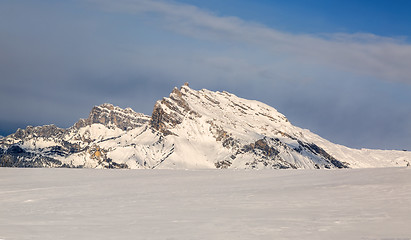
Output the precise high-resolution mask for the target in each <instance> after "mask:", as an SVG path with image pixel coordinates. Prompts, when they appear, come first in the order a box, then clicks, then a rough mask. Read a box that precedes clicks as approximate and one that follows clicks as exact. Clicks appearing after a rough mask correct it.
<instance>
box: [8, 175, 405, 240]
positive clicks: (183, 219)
mask: <svg viewBox="0 0 411 240" xmlns="http://www.w3.org/2000/svg"><path fill="white" fill-rule="evenodd" d="M410 189H411V169H410V168H377V169H350V170H332V171H330V170H282V171H273V170H259V171H256V170H254V171H247V170H95V169H7V168H0V239H4V240H12V239H19V240H26V239H33V240H36V239H39V240H40V239H41V240H47V239H50V240H55V239H70V240H71V239H87V240H90V239H91V240H92V239H96V240H97V239H98V240H100V239H120V240H121V239H154V240H155V239H221V240H223V239H224V240H226V239H270V240H271V239H296V240H297V239H298V240H300V239H333V240H338V239H344V240H346V239H359V240H360V239H361V240H371V239H373V240H374V239H378V240H382V239H396V240H399V239H401V240H405V239H408V240H409V239H411V228H410V226H411V191H410Z"/></svg>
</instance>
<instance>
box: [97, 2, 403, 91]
mask: <svg viewBox="0 0 411 240" xmlns="http://www.w3.org/2000/svg"><path fill="white" fill-rule="evenodd" d="M93 2H96V3H98V4H100V5H101V6H102V7H103V8H104V9H106V10H110V11H122V12H128V13H133V14H142V13H146V14H157V15H158V16H160V18H163V20H165V22H164V23H163V24H164V25H165V27H166V28H168V29H171V30H173V31H176V32H179V33H182V34H186V35H189V36H191V37H195V38H206V39H211V40H215V41H236V42H246V43H251V44H253V45H255V46H259V47H261V48H263V49H265V50H269V51H273V52H274V53H281V54H289V55H291V56H294V57H296V58H298V59H300V60H301V61H303V62H313V61H314V62H319V63H321V64H325V65H330V66H331V67H335V68H339V69H342V70H346V71H351V72H355V73H360V74H365V75H369V76H373V77H376V78H382V79H384V80H386V81H401V82H407V83H411V78H410V76H411V68H410V64H411V45H410V44H407V43H405V42H403V41H402V40H401V39H393V38H387V37H379V36H376V35H373V34H366V33H358V34H343V33H337V34H328V35H323V36H322V37H321V36H315V35H296V34H290V33H285V32H280V31H277V30H275V29H272V28H268V27H266V26H263V25H258V24H255V23H249V22H245V21H243V20H241V19H239V18H236V17H219V16H215V15H213V14H212V13H209V12H206V11H203V10H201V9H198V8H196V7H194V6H189V5H183V4H178V3H173V2H162V1H149V0H139V1H129V0H120V1H112V0H96V1H93Z"/></svg>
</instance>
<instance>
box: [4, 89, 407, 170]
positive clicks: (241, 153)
mask: <svg viewBox="0 0 411 240" xmlns="http://www.w3.org/2000/svg"><path fill="white" fill-rule="evenodd" d="M410 163H411V152H403V151H382V150H368V149H363V150H356V149H350V148H347V147H344V146H340V145H337V144H333V143H331V142H329V141H327V140H325V139H323V138H321V137H320V136H318V135H316V134H314V133H311V132H310V131H308V130H305V129H301V128H299V127H296V126H294V125H292V124H291V123H290V122H289V121H288V120H287V118H286V117H285V116H284V115H283V114H281V113H279V112H278V111H277V110H276V109H275V108H273V107H270V106H268V105H266V104H264V103H261V102H258V101H255V100H247V99H244V98H240V97H237V96H236V95H234V94H232V93H228V92H226V91H222V92H213V91H209V90H206V89H202V90H194V89H191V88H190V87H189V86H188V83H186V84H184V85H183V86H181V87H180V88H173V90H172V91H171V93H170V95H169V96H168V97H164V98H163V99H161V100H159V101H157V102H156V104H155V106H154V108H153V114H152V116H151V117H149V116H146V115H144V114H141V113H136V112H135V111H133V110H132V109H131V108H126V109H122V108H120V107H118V106H114V105H113V104H109V103H104V104H101V105H99V106H94V107H93V108H92V110H91V112H90V114H89V116H88V118H86V119H81V120H80V121H78V122H77V123H76V124H75V125H74V126H73V127H72V128H70V129H60V128H58V127H56V126H54V125H47V126H40V127H31V126H29V127H27V128H26V129H24V130H23V129H19V130H18V131H17V132H16V133H15V134H12V135H10V136H8V137H6V138H2V139H0V166H20V167H33V166H34V167H89V168H241V169H244V168H246V169H247V168H257V169H260V168H273V169H281V168H310V169H315V168H349V167H352V168H359V167H388V166H407V165H409V164H410Z"/></svg>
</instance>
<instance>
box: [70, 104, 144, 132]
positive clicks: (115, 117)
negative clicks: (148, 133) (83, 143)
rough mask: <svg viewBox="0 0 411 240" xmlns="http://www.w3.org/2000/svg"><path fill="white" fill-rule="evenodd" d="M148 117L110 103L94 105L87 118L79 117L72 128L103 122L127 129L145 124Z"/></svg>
mask: <svg viewBox="0 0 411 240" xmlns="http://www.w3.org/2000/svg"><path fill="white" fill-rule="evenodd" d="M149 119H150V117H149V116H146V115H144V114H142V113H136V112H135V111H133V109H131V108H126V109H122V108H120V107H118V106H114V105H113V104H110V103H104V104H101V105H99V106H94V107H93V108H92V110H91V112H90V114H89V117H88V118H87V119H80V120H79V121H78V122H77V123H76V124H75V125H74V128H76V129H80V128H82V127H85V126H89V125H92V124H103V125H105V126H107V127H114V126H115V127H117V128H120V129H122V130H129V129H133V128H136V127H139V126H141V125H142V124H145V123H146V122H148V121H149Z"/></svg>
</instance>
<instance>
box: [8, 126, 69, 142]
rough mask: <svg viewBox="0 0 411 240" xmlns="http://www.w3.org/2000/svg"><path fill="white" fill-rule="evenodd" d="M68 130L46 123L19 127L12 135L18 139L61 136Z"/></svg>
mask: <svg viewBox="0 0 411 240" xmlns="http://www.w3.org/2000/svg"><path fill="white" fill-rule="evenodd" d="M65 132H66V130H65V129H62V128H58V127H56V126H54V125H45V126H39V127H32V126H28V127H27V128H26V129H20V128H19V129H17V131H16V133H14V134H12V135H11V136H12V137H14V138H18V139H23V138H33V137H43V138H59V137H61V136H62V135H64V133H65Z"/></svg>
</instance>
